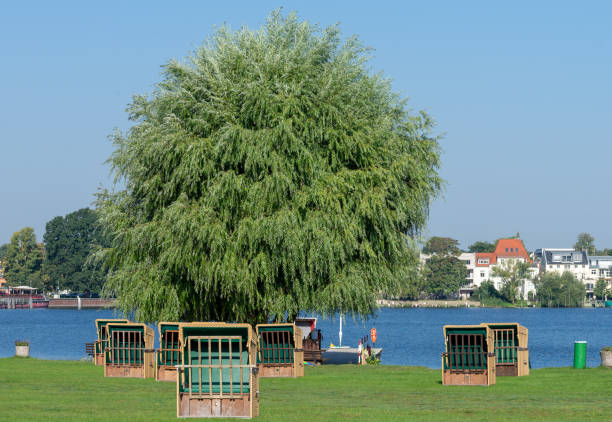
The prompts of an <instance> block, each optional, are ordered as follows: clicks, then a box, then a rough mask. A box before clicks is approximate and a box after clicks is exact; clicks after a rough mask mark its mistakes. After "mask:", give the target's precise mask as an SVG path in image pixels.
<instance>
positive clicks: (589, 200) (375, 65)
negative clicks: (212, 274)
mask: <svg viewBox="0 0 612 422" xmlns="http://www.w3.org/2000/svg"><path fill="white" fill-rule="evenodd" d="M501 3H502V2H491V1H483V2H472V1H463V2H460V1H448V2H440V1H427V2H423V1H418V2H416V1H402V2H400V1H398V2H385V1H378V2H373V1H363V2H358V1H342V2H340V1H329V0H327V1H308V2H303V1H302V2H298V1H293V2H280V1H257V2H251V1H234V2H232V1H224V2H214V1H207V2H205V1H193V2H187V1H177V2H168V1H160V2H154V1H141V2H136V1H129V2H128V1H121V2H119V1H117V2H114V1H105V2H96V3H95V4H94V3H93V2H83V1H75V2H63V1H56V2H42V1H41V2H30V1H20V2H11V3H4V4H3V6H2V8H1V10H0V84H1V91H0V170H1V172H0V177H1V179H0V180H1V182H0V195H1V196H0V197H1V198H2V202H1V206H0V243H5V242H8V241H9V240H10V236H11V234H12V233H13V232H15V231H16V230H19V229H20V228H22V227H25V226H32V227H34V228H35V230H36V233H37V235H38V238H39V239H42V236H43V234H44V230H45V224H46V222H47V221H49V220H50V219H52V218H53V217H55V216H58V215H65V214H67V213H69V212H72V211H75V210H77V209H79V208H82V207H86V206H90V205H91V202H92V201H93V199H94V197H93V195H94V193H95V192H96V191H97V189H98V187H100V186H106V187H110V186H111V182H112V181H111V179H110V177H109V168H108V167H107V166H106V165H105V164H104V161H105V160H106V159H107V158H108V156H109V155H110V153H111V152H112V147H111V144H110V142H109V141H108V139H107V137H108V135H109V134H110V133H111V132H112V130H113V128H115V127H118V128H120V129H126V128H127V127H129V122H128V120H127V115H126V113H125V111H124V110H125V107H126V105H127V104H128V103H129V102H130V99H131V96H132V94H136V93H146V92H151V91H152V90H153V88H154V85H155V84H156V83H157V82H159V81H160V80H161V76H160V71H161V70H160V66H161V65H162V64H164V63H166V62H167V61H168V60H169V59H171V58H178V59H181V58H183V57H185V56H186V55H187V54H188V53H189V52H191V51H193V50H194V49H195V48H196V47H197V46H198V45H199V44H201V42H202V41H203V40H204V39H205V38H206V37H207V36H209V35H210V34H211V32H212V30H213V27H214V26H215V25H220V24H223V23H226V24H228V25H229V26H230V27H232V28H239V27H240V26H243V25H246V26H248V27H250V28H256V27H258V26H259V25H260V24H261V23H262V22H264V20H265V17H266V16H267V15H268V13H269V12H270V11H271V10H273V9H275V8H277V7H279V6H281V5H282V6H283V7H284V10H286V11H291V10H295V11H297V12H298V14H299V15H300V17H302V18H304V19H307V20H309V21H311V22H318V23H320V24H321V25H323V26H327V25H330V24H334V23H337V22H339V23H340V25H341V29H342V31H343V34H344V35H346V36H349V35H352V34H358V35H359V36H360V38H361V39H362V40H363V41H364V43H365V44H367V45H369V46H371V47H373V48H374V49H375V59H374V60H373V61H372V63H371V65H372V69H373V70H374V71H380V70H382V71H384V73H385V75H386V76H388V77H390V78H392V79H393V81H394V88H395V90H396V91H399V92H401V93H402V94H403V95H405V96H407V97H409V98H410V104H411V107H413V108H414V109H425V110H427V111H428V112H429V113H430V114H431V115H432V116H433V117H434V118H435V119H436V121H437V122H438V126H437V130H438V133H440V134H444V137H443V139H442V140H441V145H442V148H443V150H444V154H443V157H442V162H443V167H442V171H441V173H442V176H443V177H444V179H446V181H447V185H446V189H445V193H444V198H442V199H440V200H438V201H436V202H435V204H434V205H433V207H432V209H431V215H430V220H429V224H428V228H427V230H426V233H425V235H426V236H432V235H439V236H450V237H453V238H455V239H458V240H459V241H460V242H461V245H462V246H464V247H467V246H468V245H469V244H471V243H472V242H474V241H476V240H494V239H496V238H498V237H501V236H505V235H513V234H515V233H516V232H520V234H521V237H522V238H523V239H524V240H525V243H526V245H527V247H528V248H529V249H534V248H538V247H568V246H571V245H573V243H574V241H575V237H576V235H577V234H578V233H579V232H584V231H586V232H589V233H591V234H592V235H593V236H594V237H595V240H596V246H598V247H600V248H603V247H612V224H611V223H612V219H611V215H612V214H611V212H610V210H612V195H611V194H612V192H611V191H612V189H611V186H612V184H611V182H610V180H609V179H610V168H611V167H612V166H611V165H610V163H612V142H610V141H611V139H610V138H611V133H612V104H611V101H612V24H611V23H610V18H611V17H612V2H607V1H601V2H596V1H585V2H578V1H573V2H562V1H558V0H557V1H550V2H544V1H538V2H534V1H524V2H523V1H513V2H504V4H503V5H502V4H501Z"/></svg>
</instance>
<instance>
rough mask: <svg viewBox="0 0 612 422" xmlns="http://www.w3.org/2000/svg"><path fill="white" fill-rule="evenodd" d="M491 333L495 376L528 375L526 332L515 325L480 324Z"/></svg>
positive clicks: (511, 323) (509, 323) (512, 323)
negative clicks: (493, 340)
mask: <svg viewBox="0 0 612 422" xmlns="http://www.w3.org/2000/svg"><path fill="white" fill-rule="evenodd" d="M481 325H484V326H487V327H489V328H490V329H491V330H492V331H493V338H494V339H495V366H496V375H497V376H519V377H521V376H525V375H529V349H528V347H527V340H528V330H527V328H526V327H523V326H522V325H520V324H518V323H516V322H508V323H505V322H504V323H497V322H496V323H482V324H481Z"/></svg>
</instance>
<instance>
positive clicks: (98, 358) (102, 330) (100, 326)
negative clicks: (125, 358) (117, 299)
mask: <svg viewBox="0 0 612 422" xmlns="http://www.w3.org/2000/svg"><path fill="white" fill-rule="evenodd" d="M110 322H112V323H117V324H126V323H128V322H130V321H129V320H127V319H96V333H97V334H98V339H97V340H96V341H95V342H94V363H95V364H96V365H97V366H102V365H104V349H105V348H106V347H108V340H107V338H106V324H108V323H110Z"/></svg>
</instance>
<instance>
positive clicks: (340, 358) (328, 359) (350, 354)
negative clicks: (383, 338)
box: [323, 346, 382, 365]
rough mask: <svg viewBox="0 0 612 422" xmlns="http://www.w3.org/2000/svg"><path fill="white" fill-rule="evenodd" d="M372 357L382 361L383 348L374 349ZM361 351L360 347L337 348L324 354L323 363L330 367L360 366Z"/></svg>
mask: <svg viewBox="0 0 612 422" xmlns="http://www.w3.org/2000/svg"><path fill="white" fill-rule="evenodd" d="M371 350H372V355H374V356H376V358H377V359H380V356H381V354H382V349H381V348H372V349H371ZM359 355H360V351H359V348H358V347H348V346H335V347H330V348H329V349H326V350H325V351H324V352H323V362H325V364H330V365H344V364H355V365H357V364H359Z"/></svg>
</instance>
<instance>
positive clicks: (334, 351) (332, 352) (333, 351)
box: [322, 315, 382, 365]
mask: <svg viewBox="0 0 612 422" xmlns="http://www.w3.org/2000/svg"><path fill="white" fill-rule="evenodd" d="M338 338H339V340H340V345H338V346H334V345H333V344H330V346H329V348H328V349H324V350H323V353H322V359H323V363H325V364H330V365H344V364H355V365H358V364H360V362H361V347H349V346H343V345H342V315H340V330H339V331H338ZM369 351H370V353H371V355H373V356H375V357H376V358H377V359H380V356H381V354H382V348H370V349H369Z"/></svg>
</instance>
